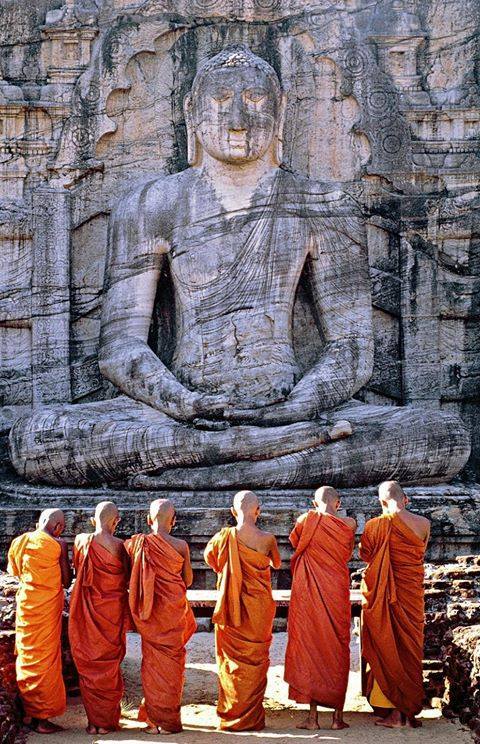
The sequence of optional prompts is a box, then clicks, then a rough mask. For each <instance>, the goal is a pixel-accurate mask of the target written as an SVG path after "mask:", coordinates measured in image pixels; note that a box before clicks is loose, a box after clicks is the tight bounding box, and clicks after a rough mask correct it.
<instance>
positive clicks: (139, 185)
mask: <svg viewBox="0 0 480 744" xmlns="http://www.w3.org/2000/svg"><path fill="white" fill-rule="evenodd" d="M195 178H196V174H195V173H194V172H193V169H191V168H189V169H187V170H185V171H181V172H180V173H171V174H159V175H158V176H154V177H152V178H147V179H142V180H141V181H137V182H136V183H134V184H133V185H132V186H131V187H130V188H129V189H128V190H126V191H124V193H123V195H122V196H121V197H120V198H119V200H118V201H117V203H116V206H115V210H114V214H115V216H117V217H118V218H119V219H122V220H124V219H128V217H129V216H135V217H136V218H138V216H139V215H148V214H155V215H158V214H159V213H162V214H167V213H168V212H169V211H171V210H174V209H175V208H176V205H177V204H178V201H179V200H180V199H184V198H185V196H186V195H187V194H189V193H190V192H191V188H192V186H193V182H194V180H195Z"/></svg>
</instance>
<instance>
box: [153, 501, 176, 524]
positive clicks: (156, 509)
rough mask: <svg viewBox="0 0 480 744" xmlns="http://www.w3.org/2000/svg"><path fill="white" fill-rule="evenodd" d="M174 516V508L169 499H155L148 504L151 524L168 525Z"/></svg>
mask: <svg viewBox="0 0 480 744" xmlns="http://www.w3.org/2000/svg"><path fill="white" fill-rule="evenodd" d="M174 516H175V507H174V505H173V503H172V502H171V501H170V499H156V500H155V501H152V503H151V504H150V519H151V521H152V523H154V522H158V523H159V524H168V523H169V522H171V520H172V519H173V517H174Z"/></svg>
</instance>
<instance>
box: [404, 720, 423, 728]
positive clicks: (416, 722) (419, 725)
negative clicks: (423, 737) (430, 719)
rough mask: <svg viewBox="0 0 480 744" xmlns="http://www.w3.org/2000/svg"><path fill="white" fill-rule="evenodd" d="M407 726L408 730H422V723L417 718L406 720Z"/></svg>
mask: <svg viewBox="0 0 480 744" xmlns="http://www.w3.org/2000/svg"><path fill="white" fill-rule="evenodd" d="M407 726H408V727H409V728H422V726H423V723H422V722H421V721H419V720H418V718H407Z"/></svg>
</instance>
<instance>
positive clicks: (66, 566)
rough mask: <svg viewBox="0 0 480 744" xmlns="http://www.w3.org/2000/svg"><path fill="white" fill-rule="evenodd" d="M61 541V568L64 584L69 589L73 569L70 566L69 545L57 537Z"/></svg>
mask: <svg viewBox="0 0 480 744" xmlns="http://www.w3.org/2000/svg"><path fill="white" fill-rule="evenodd" d="M57 539H58V542H59V543H60V548H61V551H62V552H61V553H60V570H61V572H62V584H63V586H64V588H65V589H68V587H69V586H70V584H71V582H72V569H71V567H70V560H69V557H68V545H67V543H66V542H65V540H62V539H61V538H57Z"/></svg>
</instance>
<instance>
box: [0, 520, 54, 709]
mask: <svg viewBox="0 0 480 744" xmlns="http://www.w3.org/2000/svg"><path fill="white" fill-rule="evenodd" d="M60 555H61V547H60V544H59V543H58V542H57V540H55V539H54V538H53V537H51V536H50V535H48V534H46V533H45V532H42V531H41V530H35V531H34V532H28V533H26V534H24V535H21V536H20V537H17V538H15V540H13V542H12V545H11V547H10V550H9V552H8V572H9V573H11V574H13V576H17V577H18V578H19V579H20V587H19V589H18V592H17V614H16V626H15V629H16V637H15V648H16V653H17V660H16V672H17V682H18V687H19V690H20V695H21V698H22V702H23V707H24V710H25V714H26V715H27V716H32V717H33V718H40V719H42V720H46V719H47V718H54V717H55V716H60V715H62V713H64V712H65V707H66V695H65V685H64V683H63V678H62V652H61V634H62V612H63V606H64V602H65V595H64V592H63V587H62V574H61V569H60Z"/></svg>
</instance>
